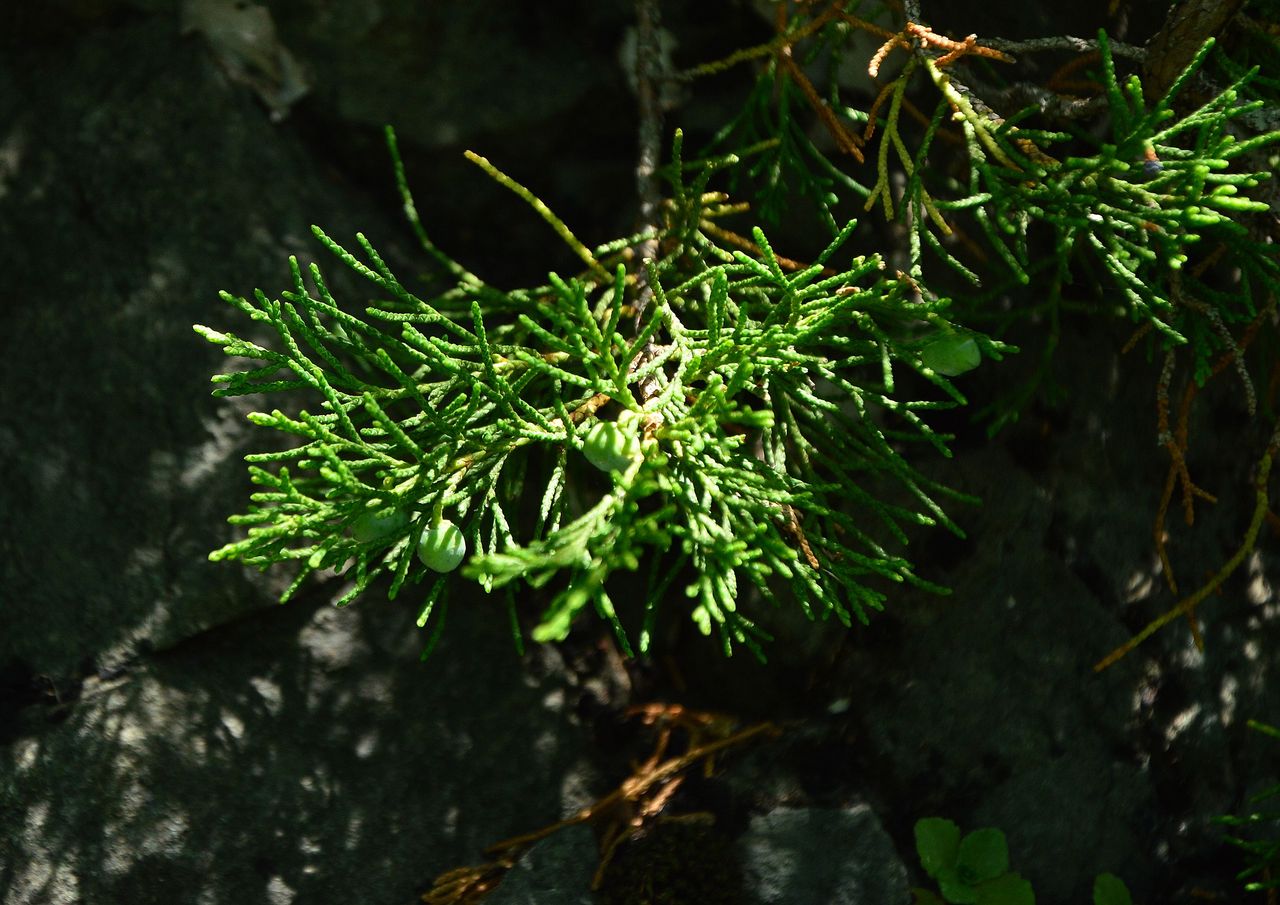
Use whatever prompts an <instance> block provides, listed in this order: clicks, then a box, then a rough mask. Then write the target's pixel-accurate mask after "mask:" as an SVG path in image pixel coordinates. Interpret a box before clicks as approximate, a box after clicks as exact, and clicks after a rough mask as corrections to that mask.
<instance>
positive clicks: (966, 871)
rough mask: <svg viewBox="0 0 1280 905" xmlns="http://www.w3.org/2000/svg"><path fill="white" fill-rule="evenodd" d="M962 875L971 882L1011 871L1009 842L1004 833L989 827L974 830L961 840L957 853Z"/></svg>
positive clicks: (957, 865) (993, 877)
mask: <svg viewBox="0 0 1280 905" xmlns="http://www.w3.org/2000/svg"><path fill="white" fill-rule="evenodd" d="M956 867H957V869H958V870H959V871H960V875H961V876H962V877H964V879H965V880H967V881H968V882H970V883H981V882H983V881H984V880H993V879H995V878H996V877H998V876H1000V875H1001V874H1005V873H1008V872H1009V844H1008V843H1007V842H1006V841H1005V838H1004V833H1002V832H1001V831H1000V830H997V829H994V828H991V827H987V828H984V829H980V830H974V831H973V832H972V833H969V834H968V835H966V836H965V837H964V839H962V840H961V841H960V850H959V851H958V852H957V855H956Z"/></svg>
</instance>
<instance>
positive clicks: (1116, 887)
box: [1093, 874, 1133, 905]
mask: <svg viewBox="0 0 1280 905" xmlns="http://www.w3.org/2000/svg"><path fill="white" fill-rule="evenodd" d="M1093 905H1133V898H1132V897H1131V896H1130V895H1129V887H1127V886H1125V885H1124V881H1123V880H1121V879H1120V878H1119V877H1117V876H1116V875H1115V874H1098V876H1097V879H1095V880H1094V881H1093Z"/></svg>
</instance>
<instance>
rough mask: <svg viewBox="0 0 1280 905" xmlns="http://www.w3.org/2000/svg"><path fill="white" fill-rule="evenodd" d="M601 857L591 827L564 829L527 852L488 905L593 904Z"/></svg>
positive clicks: (486, 901) (489, 896) (503, 880)
mask: <svg viewBox="0 0 1280 905" xmlns="http://www.w3.org/2000/svg"><path fill="white" fill-rule="evenodd" d="M599 860H600V855H599V852H598V851H597V849H596V839H595V835H594V834H593V833H592V832H591V828H590V827H587V826H571V827H569V828H567V829H563V830H560V831H559V832H558V833H556V834H555V835H553V836H548V837H547V838H546V839H543V840H541V841H540V842H538V843H537V844H536V845H534V846H533V847H532V848H530V849H529V850H528V851H527V852H525V853H524V855H523V856H521V858H520V860H519V861H518V862H516V866H515V867H513V868H512V869H511V870H510V871H508V872H507V875H506V876H505V877H503V879H502V884H501V885H500V886H499V887H498V888H497V889H495V890H494V891H493V892H491V893H490V894H489V895H488V896H486V897H485V900H484V901H485V905H591V903H592V902H593V901H594V899H593V898H592V895H591V878H592V875H593V874H594V873H595V866H596V863H597V862H598V861H599Z"/></svg>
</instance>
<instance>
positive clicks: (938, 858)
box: [915, 817, 960, 877]
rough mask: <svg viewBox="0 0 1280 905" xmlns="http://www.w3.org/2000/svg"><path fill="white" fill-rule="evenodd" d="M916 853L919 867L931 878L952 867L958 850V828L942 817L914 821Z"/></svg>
mask: <svg viewBox="0 0 1280 905" xmlns="http://www.w3.org/2000/svg"><path fill="white" fill-rule="evenodd" d="M915 833H916V852H918V853H919V855H920V866H921V867H923V868H924V870H925V873H927V874H928V875H929V876H931V877H937V876H938V873H939V871H941V870H943V869H945V868H948V867H954V866H955V863H956V855H957V854H958V853H959V850H960V827H958V826H956V825H955V824H954V823H952V822H951V821H950V820H946V819H944V818H942V817H925V818H924V819H922V820H917V821H916V828H915Z"/></svg>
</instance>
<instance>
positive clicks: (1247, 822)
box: [1218, 720, 1280, 892]
mask: <svg viewBox="0 0 1280 905" xmlns="http://www.w3.org/2000/svg"><path fill="white" fill-rule="evenodd" d="M1249 728H1250V729H1253V730H1255V731H1257V732H1261V733H1263V734H1264V735H1268V736H1271V737H1272V738H1275V739H1280V729H1277V728H1276V727H1275V726H1270V725H1267V724H1266V723H1260V722H1257V721H1256V720H1249ZM1277 800H1280V784H1277V785H1274V786H1271V787H1270V788H1268V789H1264V790H1263V791H1261V792H1259V793H1258V794H1257V795H1255V796H1253V797H1252V798H1250V799H1249V805H1250V808H1251V809H1253V810H1251V812H1250V813H1248V814H1244V815H1240V816H1226V817H1220V818H1218V820H1219V822H1220V823H1223V824H1225V825H1227V826H1230V827H1234V828H1236V829H1237V831H1240V830H1246V829H1247V830H1248V831H1249V835H1250V836H1252V838H1245V837H1244V836H1228V837H1227V841H1228V842H1230V843H1231V844H1232V845H1235V846H1237V847H1239V848H1240V849H1241V850H1242V851H1243V852H1244V855H1245V858H1246V859H1247V861H1248V866H1247V867H1245V869H1244V870H1242V871H1241V872H1240V873H1239V874H1238V875H1237V879H1240V880H1248V881H1249V882H1247V883H1246V884H1245V887H1244V888H1245V890H1246V891H1248V892H1260V891H1263V890H1267V889H1280V808H1276V807H1274V806H1272V807H1270V808H1260V807H1258V806H1259V805H1262V804H1263V803H1264V802H1268V803H1274V802H1275V801H1277ZM1251 878H1252V879H1251Z"/></svg>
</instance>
